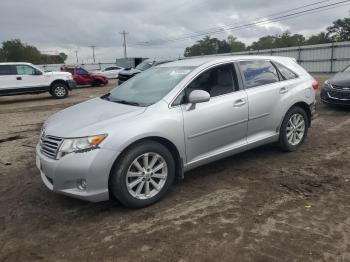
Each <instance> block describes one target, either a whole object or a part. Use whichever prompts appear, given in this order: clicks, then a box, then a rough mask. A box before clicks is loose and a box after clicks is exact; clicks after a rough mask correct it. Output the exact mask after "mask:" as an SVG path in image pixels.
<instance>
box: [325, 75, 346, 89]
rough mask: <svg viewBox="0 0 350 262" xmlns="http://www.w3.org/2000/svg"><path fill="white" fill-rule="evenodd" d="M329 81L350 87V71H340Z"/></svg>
mask: <svg viewBox="0 0 350 262" xmlns="http://www.w3.org/2000/svg"><path fill="white" fill-rule="evenodd" d="M329 83H330V84H332V85H337V86H344V87H350V72H340V73H338V74H336V75H335V76H333V77H332V78H331V79H329Z"/></svg>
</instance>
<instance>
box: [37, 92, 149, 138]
mask: <svg viewBox="0 0 350 262" xmlns="http://www.w3.org/2000/svg"><path fill="white" fill-rule="evenodd" d="M145 110H146V108H145V107H137V106H130V105H124V104H120V103H114V102H110V101H107V100H104V99H102V98H100V97H98V98H94V99H92V100H88V101H86V102H83V103H81V104H77V105H75V106H72V107H68V108H66V109H64V110H62V111H60V112H58V113H56V114H54V115H53V116H51V117H50V118H49V119H48V120H47V121H46V122H45V124H44V129H45V133H46V134H48V135H52V136H57V137H63V138H67V137H82V136H90V135H96V134H97V133H101V132H106V128H107V127H108V125H109V123H110V122H113V125H115V124H116V121H117V122H118V121H122V120H124V119H127V118H132V117H135V116H136V115H139V114H142V113H143V112H144V111H145Z"/></svg>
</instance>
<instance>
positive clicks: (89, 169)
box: [36, 145, 118, 202]
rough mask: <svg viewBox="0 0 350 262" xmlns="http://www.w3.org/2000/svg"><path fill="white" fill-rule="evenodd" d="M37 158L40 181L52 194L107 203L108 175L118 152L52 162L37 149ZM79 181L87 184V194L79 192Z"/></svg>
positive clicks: (105, 151)
mask: <svg viewBox="0 0 350 262" xmlns="http://www.w3.org/2000/svg"><path fill="white" fill-rule="evenodd" d="M36 154H37V155H36V165H37V167H38V169H39V170H40V175H41V179H42V181H43V182H44V184H45V185H46V187H47V188H48V189H50V190H51V191H53V192H55V193H59V194H63V195H67V196H70V197H74V198H78V199H82V200H87V201H90V202H99V201H105V200H108V199H109V191H108V180H109V174H110V171H111V168H112V166H113V163H114V161H115V159H116V157H117V156H118V152H115V151H112V150H108V149H102V148H99V149H95V150H92V151H89V152H85V153H71V154H68V155H66V156H64V157H63V158H61V159H60V160H55V159H51V158H48V157H46V156H45V155H43V154H42V153H41V152H40V146H39V145H37V147H36ZM80 180H85V181H86V183H87V188H86V190H80V189H79V188H78V186H77V183H78V181H80Z"/></svg>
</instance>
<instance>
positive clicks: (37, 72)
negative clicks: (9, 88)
mask: <svg viewBox="0 0 350 262" xmlns="http://www.w3.org/2000/svg"><path fill="white" fill-rule="evenodd" d="M42 74H43V73H42V72H41V71H39V70H35V75H37V76H41V75H42Z"/></svg>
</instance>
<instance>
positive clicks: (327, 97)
mask: <svg viewBox="0 0 350 262" xmlns="http://www.w3.org/2000/svg"><path fill="white" fill-rule="evenodd" d="M321 100H322V102H323V103H325V104H332V105H346V106H350V66H348V67H347V68H345V70H344V71H342V72H339V73H338V74H336V75H335V76H333V77H332V78H331V79H329V80H327V81H326V82H325V83H324V86H323V88H322V89H321Z"/></svg>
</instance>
